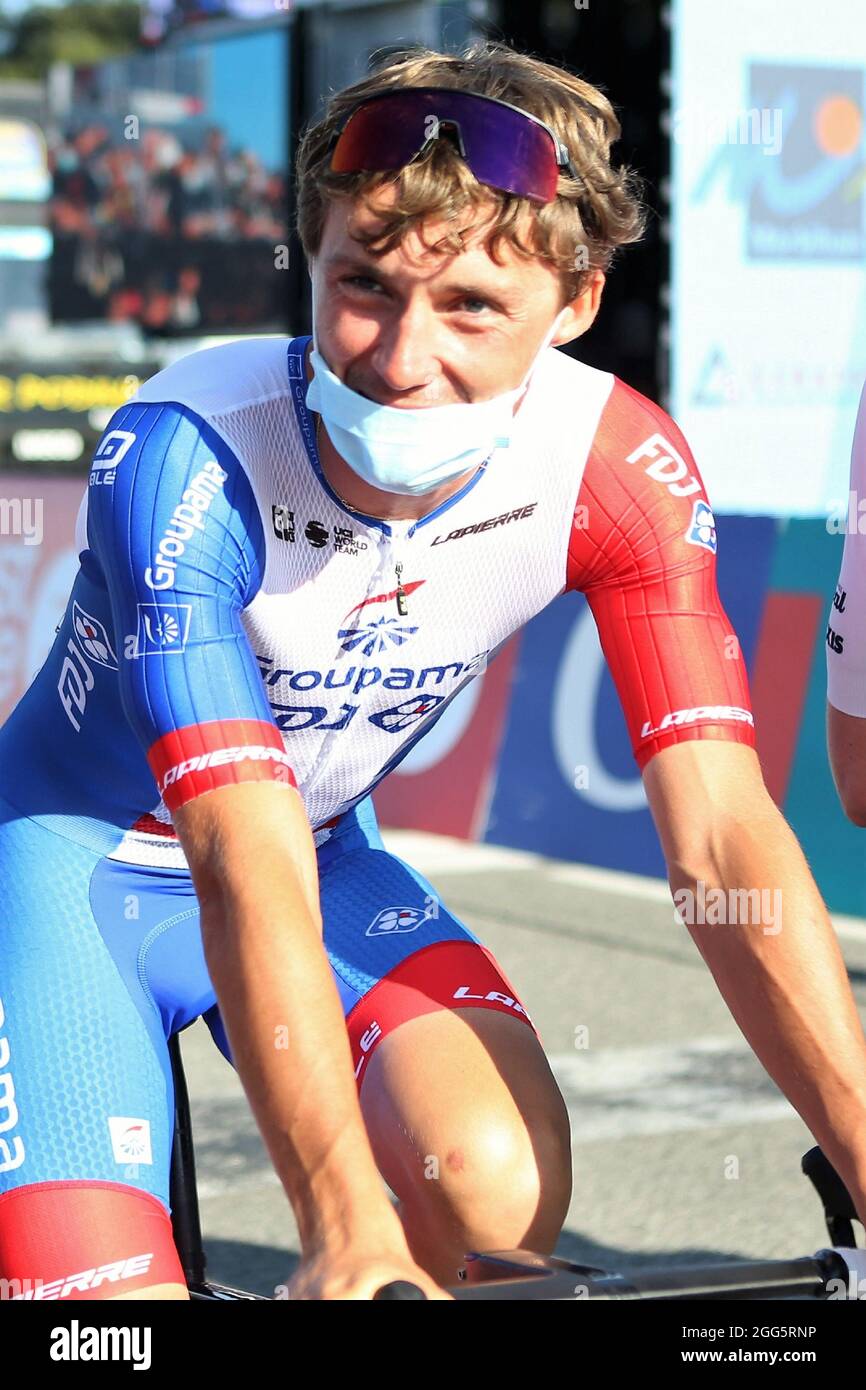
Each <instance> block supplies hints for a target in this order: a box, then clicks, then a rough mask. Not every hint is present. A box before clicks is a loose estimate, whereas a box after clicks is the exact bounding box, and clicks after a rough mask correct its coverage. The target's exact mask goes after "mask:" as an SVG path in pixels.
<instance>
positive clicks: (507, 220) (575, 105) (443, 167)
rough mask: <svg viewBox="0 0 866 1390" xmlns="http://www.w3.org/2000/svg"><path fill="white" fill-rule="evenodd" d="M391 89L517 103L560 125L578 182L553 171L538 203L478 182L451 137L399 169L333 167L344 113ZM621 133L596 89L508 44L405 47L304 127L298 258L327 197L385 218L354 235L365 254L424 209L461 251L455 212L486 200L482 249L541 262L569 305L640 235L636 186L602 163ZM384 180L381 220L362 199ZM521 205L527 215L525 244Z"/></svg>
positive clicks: (310, 243)
mask: <svg viewBox="0 0 866 1390" xmlns="http://www.w3.org/2000/svg"><path fill="white" fill-rule="evenodd" d="M395 87H452V88H458V89H462V90H465V91H471V92H474V93H475V94H477V95H479V96H489V97H498V98H499V99H500V100H501V101H507V102H510V103H511V104H512V105H514V106H520V107H522V108H523V109H524V110H525V111H528V112H530V113H531V114H532V115H533V116H536V117H538V118H539V119H540V120H542V121H545V122H546V123H547V124H548V125H549V126H550V127H551V128H552V129H553V130H554V131H555V132H556V134H557V136H558V137H559V139H560V140H561V141H562V142H563V144H565V145H566V146H567V147H568V150H569V152H570V154H571V159H572V163H573V164H574V165H575V167H576V169H577V171H578V177H577V179H573V178H571V177H570V175H568V174H566V173H561V174H560V179H559V184H558V188H557V197H556V198H555V200H554V201H553V202H552V203H548V204H544V205H539V204H537V203H533V202H531V201H530V200H528V199H526V198H522V197H519V196H517V195H516V194H513V193H505V192H501V191H500V190H498V189H495V188H490V187H489V186H487V185H483V184H479V183H478V181H477V179H476V178H475V176H474V174H473V173H472V171H471V169H470V168H469V166H468V165H467V164H466V163H465V162H464V160H463V159H461V157H460V155H459V153H458V152H457V150H456V149H455V148H454V146H453V145H452V144H451V142H450V140H437V141H434V142H433V144H432V146H431V148H430V150H429V151H428V152H427V154H426V155H425V156H424V158H423V159H420V160H415V161H413V162H412V163H411V164H407V165H405V166H404V167H403V168H402V169H400V170H389V171H384V172H381V171H380V172H376V173H370V172H362V173H356V174H335V173H332V172H331V170H330V169H329V168H328V163H329V158H330V156H329V148H330V144H331V139H332V136H333V135H334V133H335V132H336V131H337V130H338V129H339V127H340V126H341V125H342V123H343V121H344V120H345V119H346V117H347V116H348V114H349V112H350V111H351V110H352V108H353V107H354V106H355V105H357V103H358V102H359V101H361V100H363V99H365V98H368V97H371V96H374V95H376V94H377V93H379V92H385V91H390V90H393V89H394V88H395ZM619 135H620V124H619V121H618V120H617V118H616V115H615V114H614V110H613V107H612V106H611V104H610V102H609V101H608V99H607V97H606V96H605V95H604V94H603V93H602V92H601V91H599V89H598V88H597V87H593V86H592V85H591V84H590V83H589V82H585V81H584V80H583V79H582V78H580V77H577V76H575V75H574V74H573V73H570V72H567V71H566V70H565V69H563V68H559V67H554V66H553V65H552V64H550V63H544V62H541V60H540V59H538V58H533V57H530V56H528V55H527V54H524V53H517V52H515V51H514V50H513V49H511V48H509V47H508V46H507V45H506V44H502V43H496V42H491V41H488V40H476V41H474V42H472V43H471V44H469V45H468V46H467V47H465V48H464V49H463V50H462V51H461V52H459V53H438V52H436V51H435V50H433V49H424V48H422V49H418V48H413V49H410V50H408V51H406V52H404V53H399V54H397V55H396V56H395V55H393V54H392V55H390V56H389V57H388V59H387V60H386V62H385V64H384V65H383V66H380V67H379V68H378V69H376V70H375V71H373V72H372V73H371V74H370V75H369V76H368V77H365V78H363V79H362V80H361V81H360V82H356V83H354V84H353V85H352V86H351V87H346V88H344V90H343V91H341V92H337V93H335V94H334V95H333V96H332V97H331V98H330V100H329V101H328V104H327V108H326V111H325V114H324V116H323V117H322V118H321V119H320V120H318V121H317V122H315V123H314V124H312V125H311V126H309V127H308V128H307V130H306V131H305V132H304V135H303V138H302V140H301V144H300V148H299V151H298V158H297V166H296V177H297V214H296V216H297V230H298V236H299V238H300V241H301V245H302V246H303V249H304V254H305V255H306V257H307V258H308V260H309V259H311V258H312V257H314V256H316V255H317V254H318V251H319V247H320V245H321V240H322V231H323V228H324V224H325V217H326V214H327V210H328V204H329V203H330V202H331V201H332V200H334V199H336V198H358V199H359V200H360V201H361V202H362V203H363V204H364V205H365V206H366V207H368V208H369V209H370V210H371V211H373V212H375V213H376V215H377V216H378V217H379V218H380V219H383V218H384V220H383V221H382V222H380V224H379V225H380V229H379V230H377V231H376V232H375V233H366V234H361V233H356V236H357V239H358V240H359V242H360V243H361V244H362V245H364V246H365V247H366V249H367V250H368V251H369V252H370V253H371V254H373V255H385V254H387V253H388V252H389V251H391V250H393V249H394V248H395V247H396V246H398V245H399V244H400V242H401V241H402V240H403V238H404V237H405V236H406V234H407V233H408V232H409V230H410V229H411V228H412V227H414V226H419V224H421V223H422V222H423V220H424V219H425V218H427V217H431V216H433V217H437V218H442V219H446V220H448V221H450V222H453V223H454V224H455V226H454V231H453V232H451V233H449V234H448V235H447V236H445V237H444V238H440V239H439V240H438V241H437V243H436V245H437V247H440V248H443V249H445V250H448V251H451V252H454V253H457V252H459V251H460V250H461V249H462V247H463V238H462V234H461V228H460V226H459V225H458V219H460V218H461V217H462V216H463V214H465V213H467V212H470V211H473V212H474V210H475V209H477V208H478V207H479V206H480V205H481V204H482V203H484V204H489V203H490V202H491V201H492V202H493V204H494V208H493V215H492V218H491V224H490V229H489V231H488V233H487V238H486V239H487V244H488V247H489V252H490V255H491V256H492V257H493V259H494V260H496V261H497V263H499V264H501V263H502V261H501V259H500V257H499V254H498V249H499V244H500V241H501V240H502V239H505V240H507V241H508V242H509V243H510V244H511V245H512V246H513V248H514V250H515V251H516V253H517V254H518V255H520V256H524V257H540V258H541V259H543V260H545V261H547V262H548V263H549V264H550V265H552V266H553V267H554V268H555V269H556V270H557V271H558V272H559V274H560V276H561V278H562V284H563V295H564V298H563V304H566V303H568V302H569V301H570V300H571V299H573V298H574V297H575V296H576V295H578V294H580V292H581V291H582V290H583V288H584V287H585V286H586V284H587V283H588V280H589V278H590V276H591V274H592V272H593V271H594V270H597V269H601V270H603V271H607V270H608V269H609V268H610V265H611V261H612V260H613V257H614V254H615V252H616V250H617V248H618V247H620V246H625V245H627V244H629V243H631V242H635V241H638V240H640V238H641V236H642V235H643V232H644V228H645V225H646V211H645V208H644V206H643V204H642V187H641V181H640V180H639V178H638V176H637V175H636V174H635V172H634V171H633V170H631V169H629V168H625V167H620V168H618V169H614V168H613V167H612V165H611V162H610V147H611V145H612V144H613V143H614V141H615V140H617V139H618V138H619ZM383 184H393V185H394V187H395V190H396V194H395V199H394V203H393V207H391V208H389V209H388V213H387V216H386V217H385V216H384V214H383V213H382V211H381V210H380V209H379V208H373V207H372V206H371V201H370V200H371V197H372V195H373V194H374V193H375V191H376V190H377V189H378V188H380V187H381V186H382V185H383ZM527 210H529V211H530V212H531V215H532V218H533V219H534V220H533V221H532V222H530V223H529V226H530V227H531V228H532V233H531V234H530V236H529V237H528V238H527V239H526V240H524V239H522V236H521V229H524V228H525V226H526V217H525V214H526V212H527ZM470 221H471V219H470ZM464 225H465V224H464ZM419 229H420V228H419ZM425 244H426V243H425Z"/></svg>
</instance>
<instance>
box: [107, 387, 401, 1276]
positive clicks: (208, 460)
mask: <svg viewBox="0 0 866 1390" xmlns="http://www.w3.org/2000/svg"><path fill="white" fill-rule="evenodd" d="M111 426H112V428H113V430H114V431H121V433H120V434H118V435H117V439H118V440H119V441H120V443H119V445H118V460H119V461H118V463H117V466H116V468H115V470H114V480H113V482H112V481H107V482H103V481H102V478H103V477H104V476H105V471H106V470H105V468H104V467H103V469H102V470H101V473H100V477H99V478H95V477H94V482H99V484H100V485H99V486H94V487H91V489H90V507H89V514H88V523H87V539H88V543H89V546H90V548H91V551H92V552H93V561H91V562H90V563H91V565H92V564H93V562H94V561H95V564H96V565H98V567H99V569H100V570H101V574H102V577H103V578H104V581H105V583H106V585H107V588H108V592H109V597H110V602H111V608H112V618H113V623H114V630H115V635H116V639H117V648H118V652H119V653H120V652H122V653H123V656H122V659H121V660H120V663H119V664H120V672H119V679H120V688H121V698H122V700H123V707H124V712H125V714H126V717H127V719H128V721H129V723H130V725H131V726H132V728H133V729H134V731H135V732H136V734H137V736H138V738H139V741H140V743H141V745H142V747H143V749H144V750H145V751H146V753H147V756H148V761H149V764H150V767H151V770H152V772H153V775H154V779H155V783H156V786H157V788H158V790H159V793H160V794H161V795H162V797H163V798H164V800H165V803H166V806H167V807H168V809H169V811H170V812H171V813H172V816H173V817H174V818H175V824H176V827H177V832H178V835H179V838H180V842H181V844H182V846H183V848H184V850H185V851H186V854H187V856H188V860H189V865H190V870H191V873H192V876H193V880H194V883H195V887H196V891H197V893H198V895H199V898H200V902H201V930H202V940H203V946H204V952H205V957H206V961H207V965H208V969H209V971H210V973H211V977H212V980H213V983H214V988H215V990H216V994H217V998H218V1002H219V1005H220V1009H221V1012H222V1015H223V1019H224V1022H225V1026H226V1031H227V1035H228V1038H229V1042H230V1045H231V1047H232V1051H233V1055H234V1058H235V1061H236V1065H237V1070H238V1074H239V1076H240V1078H241V1081H242V1082H243V1085H244V1087H245V1090H246V1092H247V1094H248V1096H249V1098H250V1103H251V1105H252V1108H253V1111H254V1113H255V1117H256V1120H257V1121H258V1123H259V1125H260V1126H261V1129H262V1133H263V1136H264V1139H265V1142H266V1144H267V1147H268V1150H269V1152H270V1154H271V1156H272V1158H273V1161H274V1164H275V1167H276V1169H277V1172H278V1174H279V1177H280V1179H281V1181H282V1182H283V1184H284V1186H285V1189H286V1191H287V1193H288V1195H289V1197H290V1199H291V1201H292V1203H293V1205H294V1206H295V1209H296V1213H297V1218H298V1223H299V1227H300V1231H301V1235H302V1238H303V1240H304V1242H305V1254H306V1253H307V1250H308V1248H309V1246H310V1245H312V1246H314V1247H315V1248H316V1249H318V1248H320V1247H321V1245H322V1243H323V1242H325V1241H330V1242H332V1243H336V1244H337V1245H339V1246H345V1245H347V1244H349V1243H354V1246H358V1245H359V1244H360V1245H364V1246H365V1247H366V1248H368V1249H369V1247H370V1245H371V1239H372V1237H371V1232H373V1233H374V1234H375V1235H376V1236H377V1238H378V1249H379V1250H380V1252H381V1251H382V1250H388V1251H395V1250H397V1251H400V1252H402V1251H403V1250H405V1244H404V1241H403V1235H402V1228H401V1227H400V1225H399V1222H398V1218H397V1216H396V1214H395V1213H394V1211H393V1209H392V1207H391V1205H390V1203H389V1201H388V1200H387V1197H386V1196H385V1193H384V1188H383V1186H382V1184H381V1182H380V1180H379V1178H378V1175H377V1172H376V1169H375V1164H374V1160H373V1156H372V1152H371V1150H370V1147H369V1144H368V1141H367V1138H366V1132H365V1130H364V1126H363V1121H362V1116H361V1111H360V1106H359V1102H358V1099H357V1095H356V1088H355V1083H354V1077H353V1074H352V1066H351V1059H350V1052H349V1046H348V1042H347V1037H346V1030H345V1025H344V1021H343V1015H342V1009H341V1007H340V1003H339V999H338V995H337V991H336V988H335V985H334V982H333V978H332V976H331V971H330V967H329V965H328V961H327V957H326V954H325V951H324V948H323V945H322V940H321V916H320V910H319V900H318V876H317V865H316V860H315V852H314V846H313V839H312V833H311V830H310V826H309V824H308V821H307V818H306V814H305V811H304V807H303V803H302V801H301V798H300V796H299V793H298V791H297V790H296V788H295V786H294V785H293V783H294V778H293V775H292V772H291V768H290V767H289V765H288V758H287V756H286V753H285V750H284V748H283V742H282V738H281V736H280V734H279V732H278V731H277V729H276V727H275V725H274V723H273V719H272V717H271V712H270V709H269V706H268V704H267V700H266V698H265V694H264V688H263V685H262V681H261V676H260V673H259V671H258V669H257V665H256V661H255V658H254V654H253V652H252V650H251V647H250V644H249V641H248V639H247V636H246V632H245V630H244V627H243V624H242V622H241V613H242V611H243V609H244V608H245V607H246V606H247V604H248V603H249V602H251V600H252V598H253V597H254V596H255V594H256V592H257V591H258V589H259V587H260V585H261V582H262V574H263V565H264V535H263V528H262V524H261V519H260V516H259V512H258V509H257V506H256V503H255V500H254V497H253V494H252V490H251V487H250V484H249V481H248V479H247V478H246V476H245V474H244V472H243V470H242V468H241V466H240V464H239V462H238V460H237V459H236V458H235V457H234V455H233V454H232V453H231V451H230V450H229V449H228V448H227V446H226V445H225V443H224V442H223V441H222V440H221V439H220V438H219V436H218V435H216V434H215V433H214V432H213V431H212V430H211V429H209V427H208V426H207V425H206V424H204V422H203V421H201V420H200V419H199V418H198V417H197V416H196V415H195V414H194V413H193V412H191V411H188V410H186V409H183V408H181V407H179V406H176V405H171V404H164V405H147V406H143V405H142V404H140V403H139V404H135V403H133V404H131V405H129V406H128V407H126V408H125V409H124V410H123V411H122V412H119V413H118V414H116V415H115V416H114V417H113V420H112V422H111ZM101 452H102V453H103V454H104V452H105V451H104V449H103V450H102V451H101ZM156 799H157V798H156V795H154V801H156ZM284 1028H285V1029H286V1030H287V1031H286V1032H285V1033H283V1032H282V1031H279V1032H278V1031H277V1030H282V1029H284ZM284 1041H287V1042H288V1046H287V1047H284V1046H283V1045H282V1044H283V1042H284Z"/></svg>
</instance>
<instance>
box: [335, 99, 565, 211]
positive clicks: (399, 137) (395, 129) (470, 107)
mask: <svg viewBox="0 0 866 1390" xmlns="http://www.w3.org/2000/svg"><path fill="white" fill-rule="evenodd" d="M435 120H441V121H443V122H445V121H448V120H454V121H458V122H459V123H460V131H461V134H462V136H463V143H464V148H465V150H466V159H467V163H468V164H469V167H470V168H471V170H472V172H473V173H474V175H475V177H476V178H477V179H478V181H479V182H480V183H487V184H491V185H492V186H493V187H495V188H500V189H502V190H503V191H505V192H507V193H516V194H519V195H520V196H522V197H525V198H532V199H534V200H536V201H538V202H550V200H551V199H552V198H553V197H554V195H555V193H556V183H557V178H558V169H557V165H556V157H555V154H554V147H553V142H552V140H551V138H550V136H549V135H548V133H547V132H546V131H545V130H543V129H542V127H541V126H538V125H535V124H534V122H532V121H529V120H526V119H525V118H524V117H523V116H521V115H520V113H519V112H517V111H510V110H509V109H508V108H507V107H505V106H495V105H492V104H488V103H487V102H484V101H479V100H477V99H473V98H472V96H470V95H468V94H464V93H460V92H450V91H449V92H448V94H447V97H443V95H442V94H441V93H438V92H415V93H411V92H406V93H401V94H400V95H399V96H388V97H386V98H384V99H383V100H382V101H380V102H378V103H377V102H371V104H370V105H369V106H362V107H359V109H358V110H357V111H356V112H355V113H354V114H353V115H352V117H351V118H350V119H349V121H348V123H347V124H346V126H345V128H344V130H343V132H342V134H341V135H340V138H339V140H338V141H337V144H336V146H335V147H334V152H333V154H332V157H331V168H332V169H333V170H334V172H335V173H354V172H356V171H358V170H361V169H399V168H401V167H402V165H404V164H407V163H408V162H409V160H411V159H413V158H414V156H415V155H416V154H417V153H418V151H419V149H420V148H421V146H422V145H423V144H424V142H425V140H427V139H429V138H430V135H431V134H433V133H435V125H433V124H432V122H433V121H435Z"/></svg>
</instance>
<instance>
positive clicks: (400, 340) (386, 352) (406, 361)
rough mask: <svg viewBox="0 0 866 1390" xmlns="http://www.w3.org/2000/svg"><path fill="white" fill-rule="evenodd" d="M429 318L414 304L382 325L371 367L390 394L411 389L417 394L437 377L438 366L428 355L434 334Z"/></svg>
mask: <svg viewBox="0 0 866 1390" xmlns="http://www.w3.org/2000/svg"><path fill="white" fill-rule="evenodd" d="M433 318H434V315H433V314H432V313H431V312H430V311H429V310H427V309H425V307H424V306H423V305H417V306H414V307H411V308H409V307H407V308H405V309H404V310H402V312H401V313H399V314H395V315H394V316H393V318H390V319H389V320H388V321H387V322H386V323H384V324H383V325H382V330H381V335H380V337H379V341H378V342H377V344H376V350H375V352H374V353H373V356H372V365H373V367H374V369H375V370H376V372H377V373H378V375H379V376H380V377H381V379H382V381H383V382H384V383H385V385H386V386H387V387H388V388H389V389H390V390H391V391H406V392H411V391H412V390H413V389H414V390H415V391H417V392H418V393H419V394H420V393H422V392H423V391H424V390H425V388H427V387H431V386H432V385H433V383H434V382H435V381H436V378H437V377H438V376H439V375H440V371H441V369H440V367H439V363H438V361H437V359H436V358H435V357H434V356H433V355H432V352H431V344H432V342H433V340H434V336H435V332H436V327H435V324H434V322H433Z"/></svg>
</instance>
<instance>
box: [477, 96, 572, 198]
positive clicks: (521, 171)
mask: <svg viewBox="0 0 866 1390" xmlns="http://www.w3.org/2000/svg"><path fill="white" fill-rule="evenodd" d="M492 109H493V108H491V110H492ZM464 143H465V145H466V158H467V161H468V162H469V165H470V167H471V169H472V172H473V173H474V175H475V177H476V178H477V179H478V180H479V182H480V183H489V184H492V185H493V187H494V188H501V189H503V190H504V191H505V192H507V193H517V194H519V195H520V196H521V197H524V198H532V199H534V200H536V201H538V202H545V203H547V202H550V200H551V199H552V198H553V197H554V195H555V193H556V184H557V179H558V177H559V170H558V168H557V164H556V155H555V152H554V146H553V141H552V140H551V138H550V136H549V135H548V133H547V131H546V130H543V129H542V127H541V126H538V125H535V124H534V122H532V121H527V120H525V119H524V118H523V117H522V116H520V115H519V114H518V113H517V112H516V111H508V110H505V109H504V108H502V107H500V108H499V109H498V111H496V118H495V121H491V120H490V116H489V115H488V112H487V111H485V112H484V113H483V115H482V118H481V120H475V121H473V122H472V123H471V124H468V123H467V125H465V126H464Z"/></svg>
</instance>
